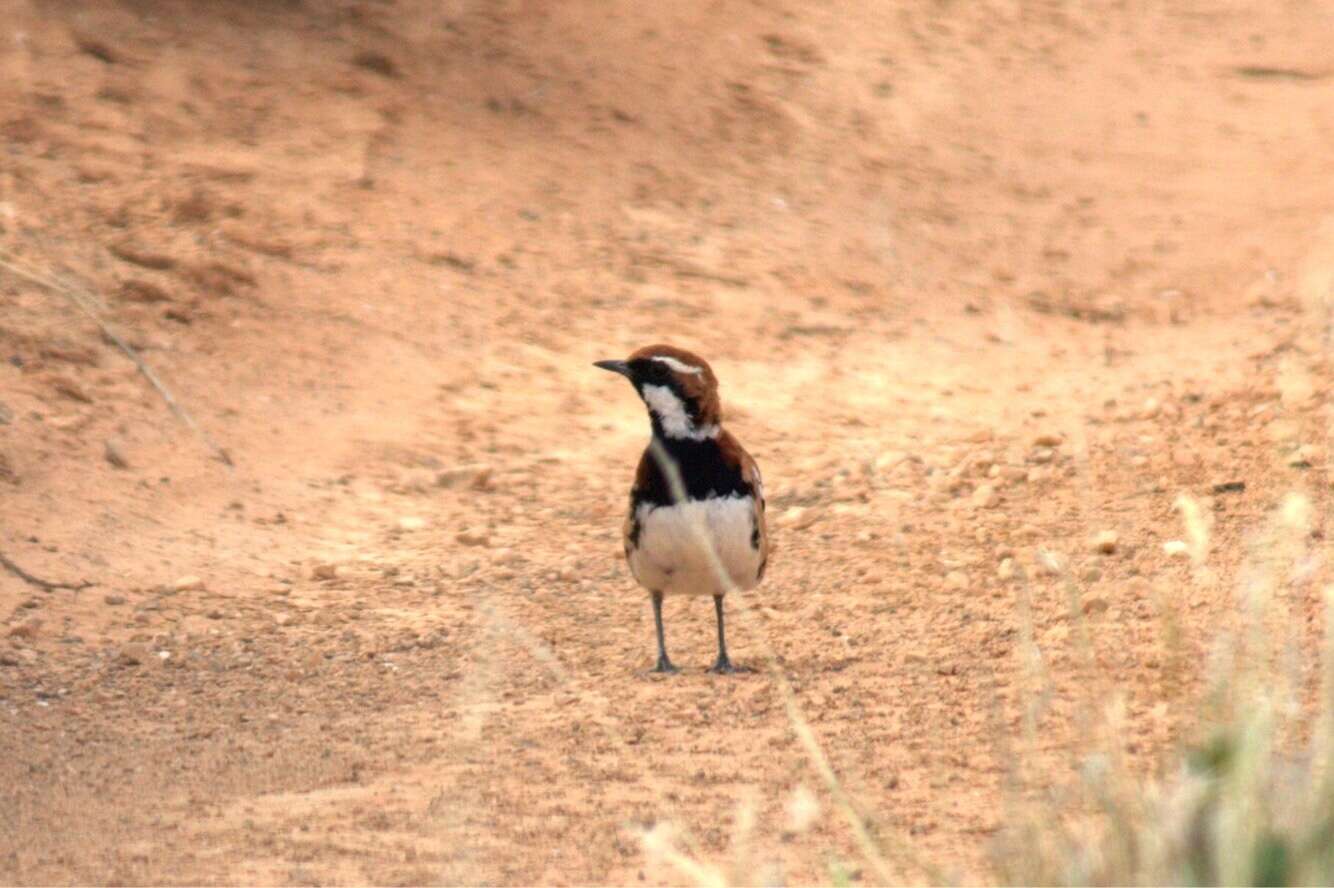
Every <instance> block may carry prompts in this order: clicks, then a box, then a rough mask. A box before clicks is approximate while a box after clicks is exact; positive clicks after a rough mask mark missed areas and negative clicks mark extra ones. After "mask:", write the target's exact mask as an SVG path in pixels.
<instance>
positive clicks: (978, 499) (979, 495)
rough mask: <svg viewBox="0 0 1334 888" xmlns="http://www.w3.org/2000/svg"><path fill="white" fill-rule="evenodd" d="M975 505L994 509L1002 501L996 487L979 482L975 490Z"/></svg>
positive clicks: (979, 507) (980, 507)
mask: <svg viewBox="0 0 1334 888" xmlns="http://www.w3.org/2000/svg"><path fill="white" fill-rule="evenodd" d="M972 499H973V506H974V507H975V508H978V509H994V508H995V507H996V504H997V503H999V502H1000V496H999V495H998V494H997V493H996V488H995V487H992V486H991V485H990V484H979V485H978V486H977V488H976V489H975V490H974V491H973V498H972Z"/></svg>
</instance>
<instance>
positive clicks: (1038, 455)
mask: <svg viewBox="0 0 1334 888" xmlns="http://www.w3.org/2000/svg"><path fill="white" fill-rule="evenodd" d="M1055 458H1056V451H1055V450H1052V449H1051V448H1050V447H1038V448H1035V449H1034V450H1033V452H1032V453H1030V454H1029V455H1028V461H1029V462H1033V463H1037V464H1038V465H1045V464H1046V463H1049V462H1051V461H1052V460H1053V459H1055Z"/></svg>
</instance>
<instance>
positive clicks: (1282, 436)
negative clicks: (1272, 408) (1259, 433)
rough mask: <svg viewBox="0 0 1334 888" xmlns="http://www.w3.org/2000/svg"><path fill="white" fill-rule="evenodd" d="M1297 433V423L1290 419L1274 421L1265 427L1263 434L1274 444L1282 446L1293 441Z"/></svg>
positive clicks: (1298, 430) (1298, 429)
mask: <svg viewBox="0 0 1334 888" xmlns="http://www.w3.org/2000/svg"><path fill="white" fill-rule="evenodd" d="M1299 432H1300V428H1299V427H1298V425H1297V423H1296V422H1294V421H1293V420H1290V419H1276V420H1274V421H1273V422H1271V423H1270V424H1269V425H1267V426H1265V434H1266V435H1268V436H1269V440H1271V441H1273V442H1274V443H1276V444H1284V443H1287V442H1289V441H1292V440H1294V439H1295V438H1296V437H1297V435H1298V433H1299Z"/></svg>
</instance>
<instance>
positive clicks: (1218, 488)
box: [1210, 481, 1246, 493]
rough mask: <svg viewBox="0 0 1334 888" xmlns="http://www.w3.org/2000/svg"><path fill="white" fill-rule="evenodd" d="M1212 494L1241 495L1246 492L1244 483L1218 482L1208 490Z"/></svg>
mask: <svg viewBox="0 0 1334 888" xmlns="http://www.w3.org/2000/svg"><path fill="white" fill-rule="evenodd" d="M1210 489H1211V490H1212V491H1213V492H1214V493H1242V492H1243V491H1245V490H1246V482H1245V481H1220V482H1219V483H1218V484H1215V485H1214V486H1213V487H1212V488H1210Z"/></svg>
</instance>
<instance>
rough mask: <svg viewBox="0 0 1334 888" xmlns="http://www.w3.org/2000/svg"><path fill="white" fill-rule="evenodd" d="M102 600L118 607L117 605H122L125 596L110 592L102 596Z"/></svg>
mask: <svg viewBox="0 0 1334 888" xmlns="http://www.w3.org/2000/svg"><path fill="white" fill-rule="evenodd" d="M102 600H103V601H104V602H106V603H107V604H109V605H111V606H112V607H118V606H119V605H122V604H124V603H125V596H124V595H117V594H116V593H114V592H112V593H110V594H108V595H106V596H105V597H103V599H102Z"/></svg>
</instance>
